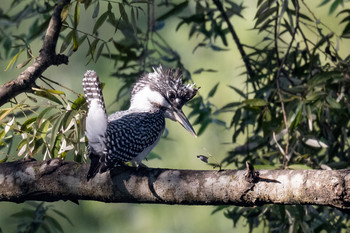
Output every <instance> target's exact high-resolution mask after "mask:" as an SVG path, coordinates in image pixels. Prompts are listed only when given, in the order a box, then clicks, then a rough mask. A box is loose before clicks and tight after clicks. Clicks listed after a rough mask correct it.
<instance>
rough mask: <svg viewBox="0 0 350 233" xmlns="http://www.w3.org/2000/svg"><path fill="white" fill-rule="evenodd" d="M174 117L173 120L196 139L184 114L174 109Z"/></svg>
mask: <svg viewBox="0 0 350 233" xmlns="http://www.w3.org/2000/svg"><path fill="white" fill-rule="evenodd" d="M173 113H174V116H175V119H176V120H177V121H178V122H179V123H180V124H181V125H182V126H183V127H184V128H185V129H186V130H187V131H188V132H190V134H192V135H193V136H194V137H197V134H196V132H195V131H194V129H193V128H192V125H191V123H190V122H189V121H188V119H187V117H186V116H185V114H184V113H183V112H182V110H181V109H177V108H174V111H173Z"/></svg>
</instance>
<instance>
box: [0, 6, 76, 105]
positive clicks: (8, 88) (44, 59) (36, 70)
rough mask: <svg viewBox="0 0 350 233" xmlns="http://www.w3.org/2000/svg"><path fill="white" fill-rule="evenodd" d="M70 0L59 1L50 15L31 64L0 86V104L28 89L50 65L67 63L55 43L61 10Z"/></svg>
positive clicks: (66, 58)
mask: <svg viewBox="0 0 350 233" xmlns="http://www.w3.org/2000/svg"><path fill="white" fill-rule="evenodd" d="M69 2H70V0H62V1H59V2H58V3H57V5H56V7H55V9H54V12H53V14H52V16H51V20H50V24H49V26H48V28H47V30H46V34H45V38H44V42H43V46H42V48H41V50H40V54H39V57H37V58H36V59H35V60H34V62H33V64H32V65H31V66H29V67H28V68H27V69H25V70H24V71H23V72H22V73H21V74H20V75H19V76H18V77H17V78H16V79H14V80H12V81H10V82H7V83H5V84H4V85H2V86H1V87H0V106H2V105H3V104H5V103H7V102H8V101H9V100H10V99H11V98H14V97H16V96H17V95H18V94H20V93H22V92H25V91H30V90H31V88H32V87H33V86H34V85H35V80H36V79H37V78H38V77H40V75H41V74H42V73H43V72H44V71H45V70H46V69H47V68H48V67H49V66H51V65H57V66H58V65H61V64H68V57H67V56H65V55H62V54H56V51H55V49H56V45H57V40H58V36H59V33H60V31H61V27H62V20H61V12H62V10H63V8H64V6H65V5H67V4H69Z"/></svg>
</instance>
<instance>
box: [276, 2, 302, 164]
mask: <svg viewBox="0 0 350 233" xmlns="http://www.w3.org/2000/svg"><path fill="white" fill-rule="evenodd" d="M277 4H278V3H277ZM295 21H296V23H295V25H296V26H295V28H294V31H293V32H292V39H291V41H290V43H289V45H288V48H287V51H286V54H285V56H284V57H283V58H282V61H281V63H280V64H279V59H277V64H279V66H278V70H277V73H276V86H277V93H278V97H279V99H280V101H281V108H282V114H283V121H284V124H285V127H286V130H287V141H286V147H285V150H284V153H283V154H284V162H283V166H284V168H285V167H286V166H287V165H288V158H287V157H286V155H288V154H289V138H290V131H289V124H288V119H287V113H286V109H285V106H284V101H283V96H282V93H281V87H280V75H281V71H282V69H283V66H284V64H285V61H286V59H287V57H288V55H289V52H290V50H291V48H292V45H293V43H294V40H295V35H296V32H297V27H298V25H299V2H298V0H296V1H295ZM276 23H277V20H276ZM275 27H277V26H276V25H275ZM275 30H277V28H275ZM278 36H279V35H278V34H277V33H275V43H276V53H277V55H276V56H277V58H278V47H277V40H278Z"/></svg>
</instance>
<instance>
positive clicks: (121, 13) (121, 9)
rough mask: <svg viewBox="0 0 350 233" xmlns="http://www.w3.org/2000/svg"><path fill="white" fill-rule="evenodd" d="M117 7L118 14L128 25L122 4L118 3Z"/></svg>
mask: <svg viewBox="0 0 350 233" xmlns="http://www.w3.org/2000/svg"><path fill="white" fill-rule="evenodd" d="M118 5H119V12H120V15H121V17H122V19H123V20H124V21H125V22H126V23H128V24H129V18H128V15H127V14H126V12H125V9H124V6H123V4H122V3H118Z"/></svg>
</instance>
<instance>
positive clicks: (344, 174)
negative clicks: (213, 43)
mask: <svg viewBox="0 0 350 233" xmlns="http://www.w3.org/2000/svg"><path fill="white" fill-rule="evenodd" d="M87 171H88V166H87V165H86V164H84V165H82V164H79V163H76V162H66V161H62V160H59V159H53V160H49V161H44V162H38V161H16V162H9V163H1V164H0V201H12V202H23V201H27V200H40V201H58V200H71V201H77V200H96V201H102V202H118V203H120V202H123V203H157V204H186V205H240V206H256V205H263V204H269V203H274V204H313V205H328V206H334V207H338V208H343V209H348V208H350V202H349V201H350V185H349V184H350V171H349V170H338V171H331V170H260V171H258V172H255V173H256V174H257V177H255V179H249V176H247V173H248V171H244V170H224V171H213V170H210V171H203V170H201V171H198V170H171V169H153V168H139V169H136V168H132V167H119V168H116V169H115V170H113V171H112V172H111V173H110V172H106V173H104V174H98V175H97V176H96V177H95V178H94V179H92V180H90V181H89V182H87V181H86V174H87ZM247 177H248V179H247Z"/></svg>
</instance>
